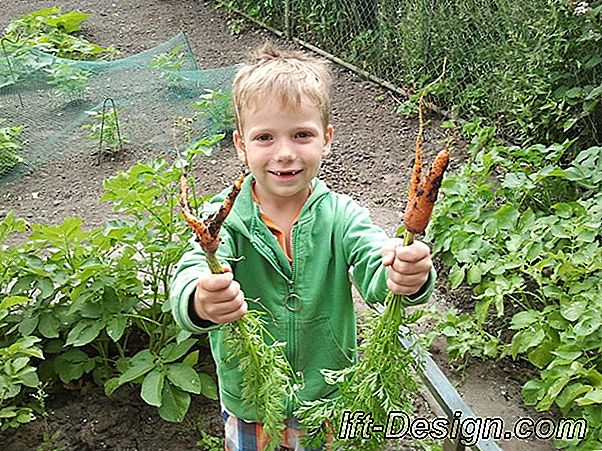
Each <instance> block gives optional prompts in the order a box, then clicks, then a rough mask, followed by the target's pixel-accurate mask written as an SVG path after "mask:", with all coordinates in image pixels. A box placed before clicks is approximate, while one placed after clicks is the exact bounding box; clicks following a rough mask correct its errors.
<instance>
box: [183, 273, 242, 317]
mask: <svg viewBox="0 0 602 451" xmlns="http://www.w3.org/2000/svg"><path fill="white" fill-rule="evenodd" d="M194 311H195V312H196V314H197V315H198V316H199V318H201V319H205V320H209V321H211V322H214V323H216V324H224V323H229V322H232V321H235V320H237V319H239V318H241V317H242V316H243V315H244V314H245V313H246V312H247V303H246V301H245V295H244V293H243V292H242V290H241V289H240V285H239V283H238V282H237V281H236V280H234V276H233V275H232V272H230V271H229V270H228V269H226V272H225V273H224V274H204V275H202V276H200V277H199V280H198V282H197V284H196V291H195V293H194Z"/></svg>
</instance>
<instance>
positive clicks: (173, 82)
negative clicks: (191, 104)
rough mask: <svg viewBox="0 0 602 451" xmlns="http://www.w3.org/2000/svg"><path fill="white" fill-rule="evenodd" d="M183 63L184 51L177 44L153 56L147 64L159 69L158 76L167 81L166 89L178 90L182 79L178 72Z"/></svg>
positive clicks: (182, 67) (184, 60)
mask: <svg viewBox="0 0 602 451" xmlns="http://www.w3.org/2000/svg"><path fill="white" fill-rule="evenodd" d="M185 64H186V53H185V52H184V51H183V50H182V46H180V45H177V46H175V47H174V48H173V49H171V51H169V52H163V53H161V54H159V55H157V56H155V57H154V58H153V59H152V60H151V61H150V63H149V66H150V67H151V68H153V69H159V70H161V75H160V76H161V78H162V79H164V80H165V82H166V83H167V87H168V89H172V90H173V89H175V90H180V89H181V88H182V83H181V82H182V81H183V80H182V76H181V74H179V72H180V71H182V70H184V68H185Z"/></svg>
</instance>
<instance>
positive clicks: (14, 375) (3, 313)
mask: <svg viewBox="0 0 602 451" xmlns="http://www.w3.org/2000/svg"><path fill="white" fill-rule="evenodd" d="M24 230H25V224H24V222H23V221H20V220H16V219H15V217H14V215H13V214H12V213H9V214H8V215H7V217H6V218H5V219H4V221H3V222H2V223H0V263H2V272H1V273H0V282H1V283H2V286H4V284H5V283H6V282H7V281H9V280H10V279H11V276H10V274H11V270H10V269H8V266H9V265H10V262H11V260H12V259H13V258H15V257H16V255H15V251H14V250H12V249H9V248H7V247H6V246H5V245H4V241H5V240H6V238H8V237H9V236H10V235H12V234H13V233H17V232H23V231H24ZM28 301H29V299H28V298H27V297H25V296H18V295H8V296H7V295H5V296H2V297H1V298H0V432H2V431H5V430H6V429H8V428H16V427H18V426H20V425H21V424H24V423H28V422H30V421H32V420H33V419H34V415H33V410H32V407H31V406H29V405H27V401H26V399H25V396H24V389H26V388H38V387H39V385H40V381H39V377H38V373H37V371H36V367H35V365H34V363H33V362H32V360H31V359H32V358H37V359H43V358H44V354H43V353H42V350H41V349H40V347H39V346H38V343H39V342H40V339H39V338H37V337H35V336H29V335H25V336H18V335H14V334H11V333H10V332H11V327H10V322H9V319H10V317H11V316H13V315H15V314H16V312H18V311H19V310H20V309H22V308H23V305H24V304H26V303H27V302H28Z"/></svg>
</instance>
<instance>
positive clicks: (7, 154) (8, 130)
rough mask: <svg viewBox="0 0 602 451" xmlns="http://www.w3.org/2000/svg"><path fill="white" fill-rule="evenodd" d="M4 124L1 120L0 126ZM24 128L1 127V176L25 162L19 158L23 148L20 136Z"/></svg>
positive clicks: (22, 126)
mask: <svg viewBox="0 0 602 451" xmlns="http://www.w3.org/2000/svg"><path fill="white" fill-rule="evenodd" d="M2 122H3V120H2V119H0V125H1V124H2ZM24 128H25V126H24V125H20V126H18V127H0V175H3V174H4V173H6V172H8V171H10V170H11V169H12V168H14V167H15V166H16V165H18V164H19V163H20V162H21V161H23V159H22V158H21V157H20V156H19V152H20V151H21V149H22V148H23V141H22V140H21V138H20V135H21V132H22V131H23V129H24Z"/></svg>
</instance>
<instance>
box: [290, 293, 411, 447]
mask: <svg viewBox="0 0 602 451" xmlns="http://www.w3.org/2000/svg"><path fill="white" fill-rule="evenodd" d="M402 299H403V297H402V296H396V295H392V294H391V293H389V295H388V296H387V299H386V301H385V304H386V307H385V311H384V313H383V314H382V315H381V316H374V315H373V316H371V317H370V319H368V321H366V324H365V327H364V332H363V337H364V339H363V341H362V343H361V344H360V346H359V355H360V356H361V358H360V359H359V360H358V361H357V362H356V363H355V364H354V365H352V366H349V367H347V368H345V369H343V370H339V371H331V370H322V374H323V375H324V379H325V380H326V382H327V383H328V384H330V385H332V386H333V388H334V387H336V388H337V389H338V390H339V393H340V395H339V396H337V397H336V398H333V399H319V400H316V401H311V402H306V403H304V404H303V405H302V406H301V407H300V408H299V409H297V411H296V412H295V415H296V416H298V417H299V418H300V419H301V424H302V425H303V427H304V428H305V429H306V430H307V438H306V440H307V446H311V447H315V446H322V445H323V444H324V443H326V442H327V439H329V438H331V439H333V440H334V444H333V446H334V447H335V448H338V447H343V448H348V447H355V448H358V449H381V448H382V447H383V445H384V437H383V436H382V435H381V434H371V435H370V437H369V438H364V437H363V436H362V434H357V435H354V434H351V435H350V436H345V437H343V438H342V439H341V438H339V434H338V433H337V429H336V428H338V427H342V425H343V424H344V419H343V415H344V412H364V413H366V414H368V415H370V419H371V421H373V422H374V424H386V423H387V418H388V415H389V414H390V412H405V413H411V412H413V401H414V398H415V396H416V393H417V391H418V382H417V378H416V375H415V373H414V370H413V369H414V368H415V365H416V362H415V360H414V356H413V354H412V352H411V351H410V350H408V349H406V348H404V347H403V346H402V345H401V343H400V342H399V327H400V325H401V324H404V325H406V324H411V323H413V322H415V321H416V319H418V317H419V316H420V315H421V314H420V313H418V314H416V315H412V316H408V315H405V313H404V312H403V307H402V304H401V303H402Z"/></svg>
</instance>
